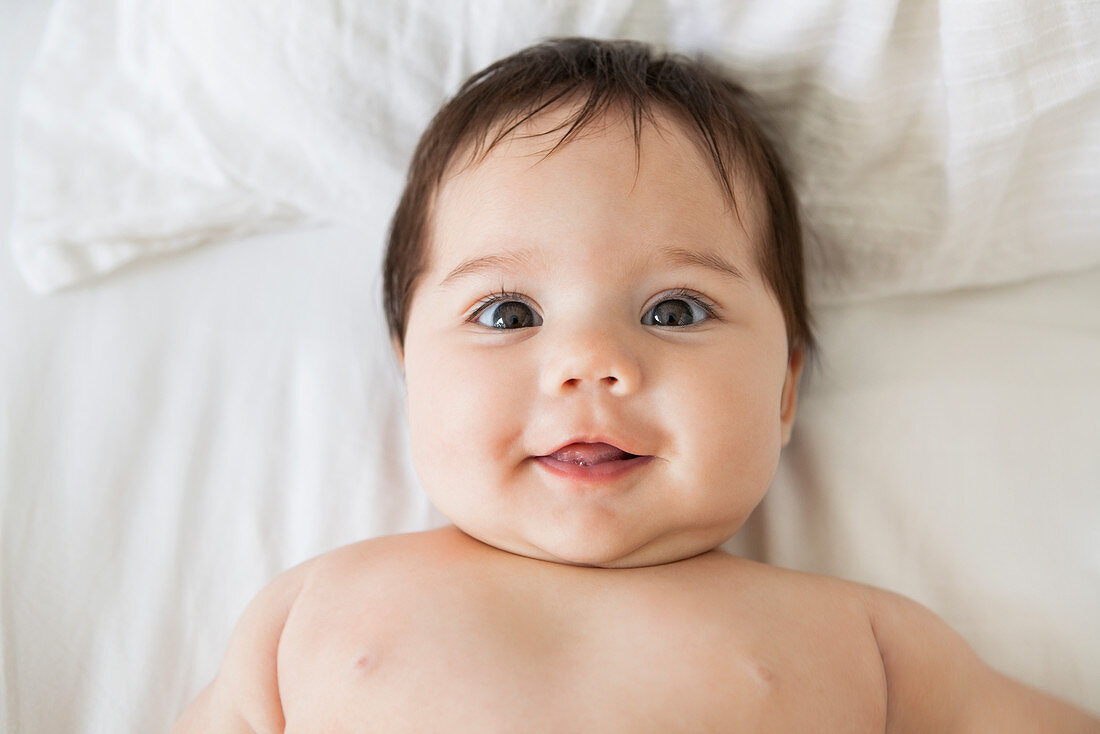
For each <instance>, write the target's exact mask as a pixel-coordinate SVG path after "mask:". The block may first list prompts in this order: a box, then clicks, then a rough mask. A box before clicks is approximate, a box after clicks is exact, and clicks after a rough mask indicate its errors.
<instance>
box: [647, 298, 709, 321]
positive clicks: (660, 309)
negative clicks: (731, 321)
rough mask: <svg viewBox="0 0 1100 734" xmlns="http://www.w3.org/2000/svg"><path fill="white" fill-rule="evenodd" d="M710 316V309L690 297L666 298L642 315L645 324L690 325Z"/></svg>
mask: <svg viewBox="0 0 1100 734" xmlns="http://www.w3.org/2000/svg"><path fill="white" fill-rule="evenodd" d="M711 317H712V314H711V313H710V309H709V308H707V307H706V306H705V305H704V304H702V303H700V302H699V301H697V300H696V299H694V298H691V297H677V298H667V299H665V300H663V301H661V302H660V303H658V304H657V305H656V306H654V307H653V308H651V309H649V311H648V313H646V314H645V316H643V317H642V323H643V324H645V325H646V326H691V325H693V324H697V323H699V322H700V321H705V320H707V319H709V318H711Z"/></svg>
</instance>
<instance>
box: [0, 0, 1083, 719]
mask: <svg viewBox="0 0 1100 734" xmlns="http://www.w3.org/2000/svg"><path fill="white" fill-rule="evenodd" d="M44 11H45V7H44V4H43V3H41V2H37V1H36V0H17V1H16V2H14V3H12V4H9V5H6V6H2V7H0V69H5V70H9V71H8V72H7V73H5V74H3V75H2V77H0V139H3V140H8V139H10V135H11V122H12V112H13V106H14V96H13V95H14V90H15V88H16V84H17V82H18V81H19V75H20V74H21V73H23V72H24V71H25V70H26V68H27V63H28V61H29V53H30V50H31V48H32V45H33V41H34V38H35V36H36V34H37V33H39V32H40V30H41V28H42V22H43V19H44ZM11 39H14V42H13V43H9V42H8V41H10V40H11ZM10 167H11V155H10V150H9V149H8V147H7V146H4V147H3V149H2V151H0V231H6V230H7V227H8V223H9V222H10V217H11V189H10V178H9V172H10ZM384 227H385V222H381V221H375V222H371V223H370V226H367V227H364V228H363V229H361V230H351V229H347V228H338V227H331V226H330V227H314V228H312V229H300V230H297V231H293V232H285V233H282V234H268V235H262V236H257V237H252V238H247V239H240V240H237V241H233V242H227V243H223V244H221V245H219V246H217V247H208V248H202V249H197V250H192V251H188V252H185V253H181V254H178V255H174V256H172V257H168V258H162V259H159V260H150V261H146V262H143V263H141V264H139V265H136V266H134V267H131V268H128V269H126V270H124V271H122V272H120V273H117V274H115V275H113V276H112V277H111V278H109V279H104V280H100V281H97V282H92V283H88V284H86V285H83V286H80V287H77V288H74V289H72V290H70V291H67V292H62V293H59V294H56V295H53V296H50V297H40V296H35V295H32V293H31V292H30V291H29V290H28V288H27V287H26V285H25V283H24V282H23V280H22V279H21V278H20V277H19V275H18V274H17V272H16V269H15V266H14V264H13V262H12V260H11V259H10V257H9V256H8V255H7V254H6V253H5V254H4V255H3V256H0V731H3V732H6V733H10V734H29V733H34V734H38V733H39V732H73V733H77V734H83V733H89V734H90V733H91V732H107V731H109V732H150V731H164V730H166V729H167V727H168V726H169V725H170V723H171V721H172V720H174V718H175V717H176V716H177V715H178V713H179V712H180V711H181V709H182V707H183V706H184V705H185V704H186V703H187V702H188V701H189V700H190V699H191V698H192V697H193V696H194V695H195V694H196V693H197V692H198V690H199V689H200V688H201V686H202V685H204V684H205V683H206V682H207V681H208V680H209V679H210V677H211V676H212V675H213V673H214V671H215V668H216V665H217V662H218V660H219V658H220V655H221V653H222V651H223V650H224V646H225V642H226V640H227V638H228V635H229V632H230V630H231V627H232V624H233V623H234V621H235V620H236V618H237V616H238V615H239V613H240V612H241V610H242V609H243V607H244V605H245V603H246V602H247V601H248V600H249V599H250V598H251V597H252V596H253V595H254V594H255V592H256V591H257V590H258V589H259V588H260V587H262V586H263V584H264V583H266V582H267V581H268V580H269V579H270V578H272V577H273V576H274V575H275V574H276V573H278V572H279V571H281V570H283V569H285V568H287V567H289V566H290V565H293V564H294V563H297V562H298V561H301V560H304V559H305V558H308V557H311V556H313V555H315V554H317V553H320V552H323V551H325V550H327V549H329V548H333V547H336V546H339V545H342V544H345V543H348V542H352V541H355V540H359V539H361V538H364V537H370V536H375V535H379V534H384V533H392V532H402V531H408V530H417V529H422V528H428V527H433V526H436V525H439V524H442V523H443V522H444V520H443V518H442V517H440V516H439V515H438V513H436V512H435V511H434V510H433V509H432V508H431V507H430V505H429V504H428V503H427V501H426V500H425V499H424V498H423V496H422V495H421V494H420V492H419V490H418V488H417V485H416V480H415V477H414V475H413V473H412V468H411V465H410V462H409V456H408V451H407V446H406V439H405V434H404V424H403V422H402V418H401V410H402V408H401V384H400V378H399V374H398V372H397V370H396V367H395V365H394V363H393V360H392V357H391V356H390V354H389V352H388V351H387V343H386V338H385V333H384V318H383V316H382V313H381V309H380V305H379V299H380V277H379V275H378V271H379V265H380V258H381V249H380V247H381V236H382V233H383V230H384ZM1098 294H1100V270H1097V269H1091V270H1086V271H1082V272H1078V273H1072V274H1066V275H1060V276H1053V277H1047V278H1041V279H1036V280H1033V281H1030V282H1025V283H1019V284H1016V285H1011V286H1003V287H999V288H995V289H988V290H971V291H959V292H954V293H944V294H938V295H928V296H912V297H907V298H894V299H879V300H874V301H868V302H865V303H853V304H847V305H834V306H830V307H828V308H823V309H821V310H820V312H819V321H820V324H821V342H822V345H823V348H824V354H825V362H824V369H823V370H822V371H821V372H820V373H817V374H815V375H811V377H810V379H809V380H808V382H807V383H806V384H805V386H804V391H803V402H802V407H801V411H800V416H799V421H798V423H797V425H796V429H795V438H794V440H793V442H792V444H791V446H790V447H789V449H788V451H787V453H786V454H785V456H784V459H783V463H782V465H781V468H780V472H779V475H778V476H777V479H776V483H775V486H774V487H773V490H772V492H771V494H770V495H769V497H768V498H767V499H766V500H765V503H764V505H763V506H762V507H761V509H760V511H758V513H757V514H756V515H754V517H753V519H752V520H751V521H750V524H749V526H748V527H746V529H745V530H744V531H743V532H742V533H741V534H740V535H739V536H738V537H737V538H735V539H734V541H732V542H731V543H730V544H729V545H728V548H729V549H731V550H734V551H738V552H743V553H746V554H748V555H751V556H753V557H756V558H760V559H762V560H766V561H769V562H773V563H777V564H779V565H785V566H791V567H796V568H802V569H806V570H810V571H817V572H822V573H829V574H833V575H838V576H842V577H845V578H850V579H854V580H857V581H863V582H867V583H872V584H876V585H879V586H882V587H886V588H890V589H893V590H896V591H900V592H902V593H905V594H908V595H910V596H912V597H914V598H916V599H917V600H919V601H921V602H923V603H925V604H927V605H928V606H930V607H931V608H932V609H933V610H935V611H936V612H938V613H939V614H941V615H942V616H943V617H944V618H945V619H946V620H947V621H948V622H949V623H951V624H952V625H953V626H954V627H955V628H956V629H957V630H958V631H959V632H960V633H961V634H963V636H964V637H966V638H967V640H969V641H970V643H971V644H972V645H973V646H974V647H975V649H977V650H978V652H979V653H980V654H981V655H982V656H983V657H984V658H985V659H986V660H987V661H989V662H990V663H991V664H993V665H995V666H996V667H998V668H1000V669H1001V670H1003V671H1005V672H1006V673H1009V674H1011V675H1014V676H1015V677H1017V678H1020V679H1022V680H1025V681H1027V682H1029V683H1032V684H1034V685H1038V686H1041V687H1043V688H1046V689H1047V690H1050V691H1052V692H1055V693H1058V694H1060V695H1062V696H1064V697H1066V698H1069V699H1070V700H1073V701H1075V702H1077V703H1078V704H1080V705H1083V706H1086V707H1088V708H1091V709H1092V710H1093V711H1097V712H1100V693H1098V692H1100V629H1098V628H1097V625H1096V621H1095V620H1096V612H1097V610H1100V534H1098V533H1100V531H1098V528H1100V523H1098V522H1097V520H1098V519H1100V492H1098V491H1097V490H1098V489H1100V451H1098V449H1097V440H1096V439H1097V437H1098V436H1100V389H1098V387H1097V380H1096V376H1097V375H1100V295H1098Z"/></svg>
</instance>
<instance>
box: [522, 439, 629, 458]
mask: <svg viewBox="0 0 1100 734" xmlns="http://www.w3.org/2000/svg"><path fill="white" fill-rule="evenodd" d="M575 443H606V444H607V445H608V446H614V447H615V448H617V449H618V450H619V451H622V452H624V453H627V454H631V455H633V456H645V455H646V454H641V453H639V452H637V451H632V450H631V448H630V447H629V446H628V445H627V442H625V441H622V440H620V439H617V438H610V437H608V436H599V435H594V434H585V435H583V436H575V437H573V438H571V439H569V440H568V441H566V442H565V443H563V444H561V445H560V446H558V447H557V448H556V449H554V450H553V451H548V452H547V453H545V454H542V455H543V456H550V455H551V454H556V453H558V452H559V451H561V450H562V449H564V448H565V447H567V446H572V445H573V444H575Z"/></svg>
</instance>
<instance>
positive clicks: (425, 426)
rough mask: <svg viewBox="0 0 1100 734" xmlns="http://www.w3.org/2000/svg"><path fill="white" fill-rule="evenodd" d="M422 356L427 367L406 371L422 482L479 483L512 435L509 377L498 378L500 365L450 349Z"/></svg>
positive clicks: (513, 420) (513, 412)
mask: <svg viewBox="0 0 1100 734" xmlns="http://www.w3.org/2000/svg"><path fill="white" fill-rule="evenodd" d="M424 357H426V358H427V359H428V367H427V368H426V369H420V370H413V369H411V368H410V369H408V370H407V372H408V373H410V374H408V381H409V383H408V384H409V401H410V433H411V435H412V441H413V444H414V446H413V452H414V460H415V461H417V462H418V470H419V471H420V473H421V475H422V480H423V481H424V482H425V483H427V482H428V478H429V477H431V478H432V480H433V482H446V483H447V484H454V483H455V482H458V481H461V479H462V478H465V477H472V476H473V477H479V478H480V479H481V480H484V479H485V478H487V475H489V474H490V473H491V472H492V471H493V469H494V467H495V466H496V465H498V462H499V461H500V459H501V458H502V457H503V456H504V452H505V451H506V450H507V448H508V447H509V441H510V440H511V438H512V436H513V435H514V432H515V423H516V422H517V418H516V415H517V413H518V412H519V411H518V410H517V406H515V405H514V404H513V403H514V400H513V399H512V398H511V392H512V389H511V387H510V385H509V382H510V380H511V379H513V376H512V375H509V374H507V373H503V374H502V373H501V369H500V365H499V364H490V363H487V362H486V361H485V360H483V359H478V358H476V357H472V356H470V355H465V356H461V355H456V354H455V353H454V352H453V351H452V352H450V353H449V355H448V356H446V357H445V356H444V355H443V354H442V353H437V354H429V353H425V354H424Z"/></svg>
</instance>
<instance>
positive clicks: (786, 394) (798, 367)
mask: <svg viewBox="0 0 1100 734" xmlns="http://www.w3.org/2000/svg"><path fill="white" fill-rule="evenodd" d="M804 362H805V355H804V354H803V352H802V349H801V348H799V347H795V348H794V349H792V350H791V353H790V355H789V356H788V357H787V376H786V378H785V379H784V380H783V395H782V396H781V397H780V398H779V425H780V427H781V429H782V434H783V445H784V446H786V445H787V443H788V442H789V441H790V440H791V428H792V427H793V426H794V415H795V413H796V412H798V381H799V378H801V377H802V366H803V364H804Z"/></svg>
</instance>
